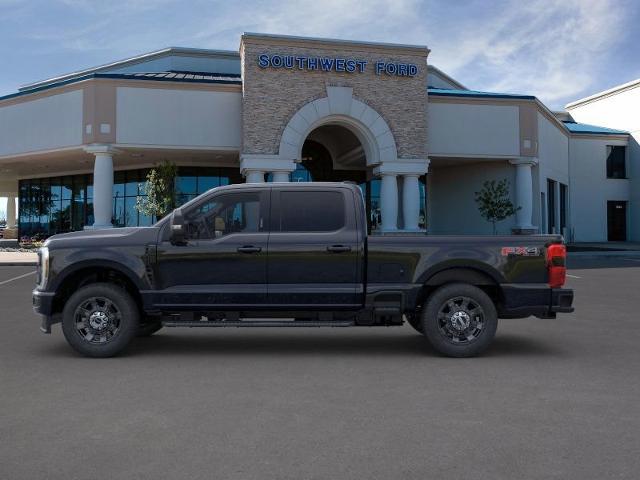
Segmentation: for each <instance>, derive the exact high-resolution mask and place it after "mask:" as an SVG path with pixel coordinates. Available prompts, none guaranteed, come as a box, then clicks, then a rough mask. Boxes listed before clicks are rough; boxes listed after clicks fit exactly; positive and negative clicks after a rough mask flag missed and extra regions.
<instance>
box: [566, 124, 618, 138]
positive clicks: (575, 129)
mask: <svg viewBox="0 0 640 480" xmlns="http://www.w3.org/2000/svg"><path fill="white" fill-rule="evenodd" d="M562 123H564V125H565V127H567V128H568V129H569V131H570V132H571V133H593V134H597V135H628V134H629V132H626V131H624V130H615V129H613V128H606V127H598V126H596V125H588V124H586V123H577V122H569V121H563V122H562Z"/></svg>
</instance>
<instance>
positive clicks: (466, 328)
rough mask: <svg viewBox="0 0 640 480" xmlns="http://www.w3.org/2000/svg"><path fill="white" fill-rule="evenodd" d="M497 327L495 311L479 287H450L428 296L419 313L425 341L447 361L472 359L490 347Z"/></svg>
mask: <svg viewBox="0 0 640 480" xmlns="http://www.w3.org/2000/svg"><path fill="white" fill-rule="evenodd" d="M497 327H498V315H497V313H496V307H495V305H494V304H493V301H492V300H491V298H489V296H488V295H487V294H486V293H485V292H483V291H482V290H480V289H479V288H478V287H474V286H473V285H469V284H466V283H452V284H449V285H445V286H443V287H440V288H439V289H437V290H436V291H435V292H433V293H432V294H431V296H430V297H429V299H428V300H427V303H426V305H425V307H424V309H423V313H422V328H423V331H424V334H425V337H426V339H427V341H428V342H429V343H430V344H431V346H432V347H433V348H434V349H435V350H437V351H438V352H439V353H441V354H443V355H446V356H448V357H473V356H476V355H479V354H480V353H482V352H483V351H484V350H486V348H487V347H488V346H489V345H490V344H491V341H492V340H493V337H494V336H495V334H496V329H497Z"/></svg>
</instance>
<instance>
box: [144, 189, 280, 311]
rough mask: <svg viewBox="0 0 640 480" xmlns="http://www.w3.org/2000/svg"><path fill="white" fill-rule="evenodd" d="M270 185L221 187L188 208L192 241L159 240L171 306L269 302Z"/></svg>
mask: <svg viewBox="0 0 640 480" xmlns="http://www.w3.org/2000/svg"><path fill="white" fill-rule="evenodd" d="M269 193H270V190H269V189H261V190H255V191H250V190H249V191H242V192H232V191H230V192H229V191H228V192H220V193H219V194H213V195H212V196H210V197H209V198H206V199H204V200H203V201H202V202H199V203H196V204H194V205H193V206H191V207H188V208H187V209H185V210H184V212H183V215H184V221H185V230H186V231H187V235H186V241H185V243H184V244H183V245H173V244H172V243H171V242H170V241H169V239H168V238H165V239H163V240H162V241H161V242H160V243H159V245H158V251H157V268H156V275H157V278H156V283H157V284H158V285H159V288H160V291H159V292H158V293H157V294H156V295H157V296H158V297H159V298H158V300H157V301H156V302H155V303H156V304H159V305H161V306H163V307H162V308H167V309H171V308H174V309H176V310H177V309H180V307H181V306H184V307H196V308H203V309H204V308H207V307H209V308H221V309H224V308H232V307H238V306H250V305H266V303H267V240H268V236H269V232H268V229H267V228H266V227H265V226H266V225H267V224H268V223H267V222H268V213H269V210H268V208H269Z"/></svg>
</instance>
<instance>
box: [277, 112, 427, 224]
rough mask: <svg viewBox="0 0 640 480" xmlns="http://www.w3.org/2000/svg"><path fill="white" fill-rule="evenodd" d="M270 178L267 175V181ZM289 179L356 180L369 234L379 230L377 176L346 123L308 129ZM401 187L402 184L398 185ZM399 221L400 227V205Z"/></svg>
mask: <svg viewBox="0 0 640 480" xmlns="http://www.w3.org/2000/svg"><path fill="white" fill-rule="evenodd" d="M271 178H272V177H269V180H271ZM290 181H292V182H343V181H350V182H354V183H356V184H357V185H358V186H359V187H360V189H361V190H362V193H363V196H364V199H365V205H366V211H367V224H368V230H369V233H377V232H380V231H381V230H382V213H381V199H380V190H381V183H382V181H381V179H380V178H377V177H376V176H375V175H374V173H373V167H372V166H367V161H366V157H365V151H364V148H363V146H362V144H361V142H360V140H359V139H358V137H357V136H356V135H355V134H354V133H353V132H352V131H351V130H350V129H349V128H347V127H346V126H343V125H340V124H334V123H329V124H325V125H321V126H320V127H317V128H315V129H314V130H312V131H311V132H310V133H309V135H308V136H307V138H306V139H305V141H304V143H303V145H302V151H301V155H300V162H298V163H297V164H296V169H295V170H294V171H293V172H291V175H290ZM400 189H401V190H402V185H400ZM419 190H420V194H419V200H418V201H419V205H418V206H417V209H418V211H419V219H418V228H419V229H421V230H424V229H425V228H426V189H425V179H424V176H422V177H421V178H420V179H419ZM400 207H401V210H400V211H399V219H398V220H399V222H400V226H401V227H402V223H401V222H402V217H403V215H402V213H403V212H402V207H404V205H401V206H400Z"/></svg>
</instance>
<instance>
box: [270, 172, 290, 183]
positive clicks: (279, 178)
mask: <svg viewBox="0 0 640 480" xmlns="http://www.w3.org/2000/svg"><path fill="white" fill-rule="evenodd" d="M272 173H273V181H274V182H288V181H289V172H284V171H275V172H272Z"/></svg>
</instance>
